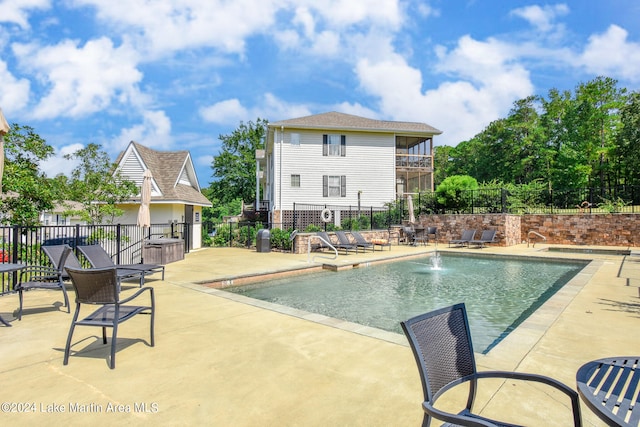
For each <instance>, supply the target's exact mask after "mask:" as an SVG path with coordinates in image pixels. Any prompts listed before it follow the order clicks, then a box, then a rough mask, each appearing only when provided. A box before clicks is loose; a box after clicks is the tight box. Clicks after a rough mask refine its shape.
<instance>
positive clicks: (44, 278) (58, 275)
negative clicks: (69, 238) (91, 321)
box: [15, 246, 71, 320]
mask: <svg viewBox="0 0 640 427" xmlns="http://www.w3.org/2000/svg"><path fill="white" fill-rule="evenodd" d="M70 253H71V248H70V247H69V246H67V247H66V248H64V249H63V250H62V251H61V252H60V255H59V257H58V259H56V261H55V263H54V262H52V264H53V265H54V267H47V266H43V265H31V266H28V267H25V268H24V269H22V271H21V272H20V281H19V283H18V284H17V285H16V288H15V290H16V291H18V298H19V299H20V308H19V309H18V320H22V307H23V304H24V292H25V291H30V290H33V289H48V290H61V291H62V295H63V297H64V307H67V313H69V311H70V307H69V297H68V296H67V289H66V287H65V284H64V278H63V273H64V267H63V266H64V264H65V262H66V260H67V257H68V256H69V254H70Z"/></svg>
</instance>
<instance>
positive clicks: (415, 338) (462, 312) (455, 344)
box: [401, 304, 582, 426]
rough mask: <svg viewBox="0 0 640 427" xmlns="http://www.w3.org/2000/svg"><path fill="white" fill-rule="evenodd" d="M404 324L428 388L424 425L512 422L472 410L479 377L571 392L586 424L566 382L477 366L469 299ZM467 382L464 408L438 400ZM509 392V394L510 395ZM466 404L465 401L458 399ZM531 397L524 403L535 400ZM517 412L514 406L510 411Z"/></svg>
mask: <svg viewBox="0 0 640 427" xmlns="http://www.w3.org/2000/svg"><path fill="white" fill-rule="evenodd" d="M401 325H402V329H403V331H404V333H405V335H406V336H407V339H408V340H409V344H410V345H411V350H412V351H413V356H414V358H415V360H416V363H417V365H418V370H419V371H420V378H421V380H422V391H423V393H424V402H423V403H422V409H423V410H424V419H423V423H422V425H423V426H429V425H431V424H430V423H431V420H432V418H435V419H436V420H440V421H445V422H447V423H450V424H446V425H461V426H463V425H464V426H469V425H473V426H481V425H482V426H494V425H510V426H513V424H506V423H503V422H502V421H501V422H496V421H493V420H490V419H487V418H484V417H481V416H479V415H477V414H474V413H473V412H472V410H473V402H474V399H475V395H476V390H477V388H478V385H479V381H478V380H479V379H482V378H504V379H510V380H522V381H532V382H537V383H541V384H545V385H547V386H551V387H554V388H555V389H557V390H559V391H561V392H562V393H564V394H565V395H567V396H568V397H569V399H570V400H571V408H572V411H573V424H574V426H581V425H582V420H581V418H580V402H579V399H578V393H576V392H575V391H574V390H573V389H571V388H570V387H568V386H566V385H565V384H563V383H561V382H559V381H557V380H554V379H552V378H549V377H545V376H542V375H536V374H526V373H522V372H508V371H482V372H478V371H477V370H476V361H475V356H474V353H473V345H472V343H471V332H470V330H469V322H468V320H467V312H466V309H465V305H464V304H457V305H454V306H452V307H447V308H442V309H440V310H436V311H433V312H430V313H426V314H422V315H420V316H416V317H414V318H411V319H409V320H407V321H405V322H401ZM463 383H467V387H464V386H463V387H462V389H463V390H464V389H468V390H469V395H468V398H467V399H466V407H464V408H463V409H462V410H461V411H460V412H458V413H457V414H456V413H451V412H446V411H445V410H443V409H442V405H438V404H436V400H437V399H438V398H439V397H440V396H442V395H447V396H449V395H451V393H447V391H448V390H450V389H451V388H453V387H454V386H458V385H460V384H463ZM508 394H509V393H506V395H508ZM458 401H460V402H461V403H462V402H463V400H458ZM530 404H531V402H528V401H527V402H525V405H530ZM507 412H508V413H511V414H514V416H517V412H516V410H515V409H511V410H510V411H507Z"/></svg>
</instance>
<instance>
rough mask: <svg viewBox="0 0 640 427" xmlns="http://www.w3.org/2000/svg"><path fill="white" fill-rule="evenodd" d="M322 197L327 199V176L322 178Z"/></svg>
mask: <svg viewBox="0 0 640 427" xmlns="http://www.w3.org/2000/svg"><path fill="white" fill-rule="evenodd" d="M325 136H326V135H325ZM322 197H329V176H328V175H323V176H322Z"/></svg>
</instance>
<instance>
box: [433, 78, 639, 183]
mask: <svg viewBox="0 0 640 427" xmlns="http://www.w3.org/2000/svg"><path fill="white" fill-rule="evenodd" d="M639 124H640V95H639V94H638V93H632V94H630V95H629V94H627V91H626V89H624V88H619V87H618V85H617V81H616V80H614V79H611V78H607V77H597V78H596V79H594V80H592V81H589V82H587V83H580V84H579V85H578V86H577V87H576V88H575V90H574V92H573V93H571V92H569V91H565V92H560V91H558V90H557V89H552V90H550V91H549V94H548V96H547V97H546V98H543V97H537V96H531V97H528V98H525V99H521V100H518V101H516V102H515V103H514V104H513V108H512V109H511V111H510V112H509V114H508V115H507V117H506V118H501V119H498V120H496V121H494V122H492V123H490V124H489V125H488V126H487V127H486V128H485V129H484V130H483V131H482V132H480V133H479V134H477V135H476V136H474V137H473V138H471V139H470V140H468V141H463V142H461V143H460V144H458V145H457V146H456V147H436V149H435V153H434V155H435V168H436V171H438V170H439V169H442V171H439V172H438V173H437V174H436V177H435V178H436V184H439V183H440V182H442V180H444V179H445V178H446V177H447V176H451V175H470V176H473V177H474V178H476V179H477V180H478V181H480V182H490V181H501V182H505V183H513V184H528V183H531V182H538V183H544V184H545V185H546V186H547V187H548V188H549V189H567V188H580V187H601V188H605V187H611V186H614V185H620V184H633V185H640V174H639V173H638V172H637V164H638V163H637V161H638V160H640V131H639V130H638V129H639V128H638V125H639ZM441 151H442V152H443V153H441Z"/></svg>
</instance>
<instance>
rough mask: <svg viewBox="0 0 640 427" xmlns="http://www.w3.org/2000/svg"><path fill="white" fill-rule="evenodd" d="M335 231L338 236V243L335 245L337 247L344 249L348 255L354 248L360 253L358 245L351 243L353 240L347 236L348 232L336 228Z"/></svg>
mask: <svg viewBox="0 0 640 427" xmlns="http://www.w3.org/2000/svg"><path fill="white" fill-rule="evenodd" d="M335 233H336V236H337V237H338V243H337V244H336V245H335V246H336V248H338V249H344V252H345V254H346V255H348V254H349V251H350V250H354V251H356V253H358V246H357V245H355V244H353V243H351V241H350V240H349V237H348V236H347V233H345V232H344V231H342V230H336V231H335Z"/></svg>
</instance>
